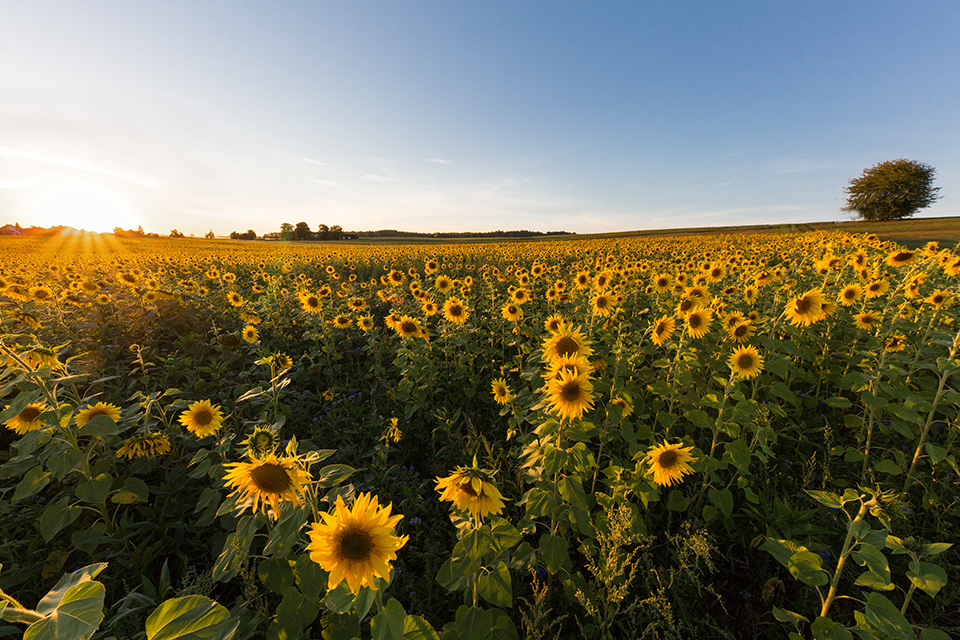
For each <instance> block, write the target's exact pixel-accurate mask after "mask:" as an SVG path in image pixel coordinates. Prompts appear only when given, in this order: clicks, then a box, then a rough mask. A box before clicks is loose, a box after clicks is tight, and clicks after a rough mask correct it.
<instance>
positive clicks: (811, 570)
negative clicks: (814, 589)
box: [787, 551, 828, 586]
mask: <svg viewBox="0 0 960 640" xmlns="http://www.w3.org/2000/svg"><path fill="white" fill-rule="evenodd" d="M787 568H788V569H790V573H791V574H792V575H793V577H794V578H796V579H797V580H799V581H800V582H802V583H804V584H809V585H813V586H821V585H825V584H827V581H828V578H827V572H826V571H824V570H823V564H822V561H821V560H820V556H818V555H817V554H815V553H813V552H812V551H798V552H796V553H795V554H793V555H792V556H790V563H789V564H788V565H787Z"/></svg>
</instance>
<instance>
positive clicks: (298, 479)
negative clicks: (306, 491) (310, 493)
mask: <svg viewBox="0 0 960 640" xmlns="http://www.w3.org/2000/svg"><path fill="white" fill-rule="evenodd" d="M248 457H249V458H250V462H229V463H227V464H225V465H223V466H224V469H226V471H227V474H226V475H225V476H223V481H224V482H225V483H226V485H227V487H228V488H232V489H233V491H231V492H230V494H229V495H230V496H232V495H234V494H236V493H240V498H239V499H240V500H241V501H243V502H247V501H250V500H252V504H251V505H250V507H251V509H252V510H253V511H263V512H264V513H267V507H268V506H269V507H270V508H271V509H273V517H274V518H278V517H280V504H281V503H282V502H284V501H286V502H292V503H293V504H295V505H298V504H301V503H302V502H303V485H304V483H309V482H310V481H311V480H312V478H311V477H310V474H309V473H308V472H307V471H304V470H303V469H301V468H300V465H299V461H300V457H299V456H290V457H284V458H278V457H277V456H276V455H275V454H273V453H271V454H270V455H266V456H256V455H252V454H248ZM246 506H247V505H244V507H246Z"/></svg>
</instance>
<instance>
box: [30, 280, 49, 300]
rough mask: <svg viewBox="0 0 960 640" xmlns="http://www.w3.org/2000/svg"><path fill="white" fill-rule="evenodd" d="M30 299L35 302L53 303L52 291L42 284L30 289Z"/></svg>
mask: <svg viewBox="0 0 960 640" xmlns="http://www.w3.org/2000/svg"><path fill="white" fill-rule="evenodd" d="M30 298H32V299H33V300H35V301H37V302H53V299H54V296H53V290H52V289H50V287H48V286H46V285H42V284H41V285H37V286H36V287H30Z"/></svg>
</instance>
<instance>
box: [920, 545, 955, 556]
mask: <svg viewBox="0 0 960 640" xmlns="http://www.w3.org/2000/svg"><path fill="white" fill-rule="evenodd" d="M952 546H953V543H952V542H930V543H928V544H925V545H923V554H924V555H927V556H937V555H940V554H941V553H943V552H944V551H946V550H947V549H949V548H950V547H952Z"/></svg>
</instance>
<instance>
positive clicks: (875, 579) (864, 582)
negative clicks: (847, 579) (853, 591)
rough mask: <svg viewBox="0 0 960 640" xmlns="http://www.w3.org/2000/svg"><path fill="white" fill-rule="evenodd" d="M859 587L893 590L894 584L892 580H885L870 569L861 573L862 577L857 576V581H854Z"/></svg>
mask: <svg viewBox="0 0 960 640" xmlns="http://www.w3.org/2000/svg"><path fill="white" fill-rule="evenodd" d="M853 584H854V585H856V586H858V587H867V588H868V589H875V590H876V591H892V590H893V588H894V585H893V583H892V582H889V581H887V582H884V580H883V578H881V577H880V576H878V575H877V574H875V573H874V572H873V571H870V570H869V569H868V570H867V571H864V572H863V573H861V574H860V577H859V578H857V581H856V582H854V583H853Z"/></svg>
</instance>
